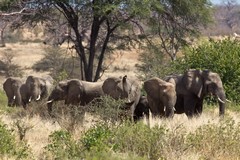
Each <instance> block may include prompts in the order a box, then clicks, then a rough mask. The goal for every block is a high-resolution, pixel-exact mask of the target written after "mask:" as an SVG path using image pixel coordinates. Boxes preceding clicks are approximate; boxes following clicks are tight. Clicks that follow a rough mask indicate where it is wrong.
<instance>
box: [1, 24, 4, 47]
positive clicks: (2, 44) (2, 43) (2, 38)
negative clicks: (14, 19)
mask: <svg viewBox="0 0 240 160" xmlns="http://www.w3.org/2000/svg"><path fill="white" fill-rule="evenodd" d="M4 28H5V27H4ZM4 28H1V29H0V47H5V42H4V37H3V31H4Z"/></svg>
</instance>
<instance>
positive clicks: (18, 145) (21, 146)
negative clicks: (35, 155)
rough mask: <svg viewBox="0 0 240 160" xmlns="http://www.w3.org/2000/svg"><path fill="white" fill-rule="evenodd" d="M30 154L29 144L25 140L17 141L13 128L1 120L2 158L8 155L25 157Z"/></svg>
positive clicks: (0, 144)
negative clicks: (9, 127)
mask: <svg viewBox="0 0 240 160" xmlns="http://www.w3.org/2000/svg"><path fill="white" fill-rule="evenodd" d="M30 154H31V152H30V150H29V146H27V145H26V143H25V142H24V141H20V142H17V141H16V140H15V136H14V134H13V132H12V130H9V129H8V128H7V126H6V125H4V124H2V123H1V122H0V158H1V157H2V158H3V157H4V156H7V157H15V158H17V159H24V158H27V157H29V156H30Z"/></svg>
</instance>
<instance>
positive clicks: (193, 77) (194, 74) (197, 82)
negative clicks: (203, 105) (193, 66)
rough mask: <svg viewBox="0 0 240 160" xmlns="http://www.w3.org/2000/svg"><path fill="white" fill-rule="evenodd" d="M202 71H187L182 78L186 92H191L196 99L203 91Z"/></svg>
mask: <svg viewBox="0 0 240 160" xmlns="http://www.w3.org/2000/svg"><path fill="white" fill-rule="evenodd" d="M201 73H202V71H200V70H189V71H187V72H186V73H185V74H184V76H183V83H184V85H185V87H186V89H187V90H189V91H191V92H192V93H194V94H195V95H197V97H198V98H200V97H201V95H202V91H203V80H202V74H201Z"/></svg>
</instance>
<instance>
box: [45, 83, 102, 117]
mask: <svg viewBox="0 0 240 160" xmlns="http://www.w3.org/2000/svg"><path fill="white" fill-rule="evenodd" d="M102 85H103V82H87V81H81V80H79V79H70V80H64V81H60V82H59V83H58V84H57V85H56V86H55V88H54V89H53V90H52V92H51V94H50V95H49V97H48V101H47V106H48V112H49V113H50V114H51V112H52V105H53V102H55V101H61V100H64V101H65V104H66V105H70V104H71V105H78V104H79V105H83V106H84V105H86V104H88V103H89V102H91V101H92V100H93V99H95V98H97V97H100V96H102V95H103V91H102Z"/></svg>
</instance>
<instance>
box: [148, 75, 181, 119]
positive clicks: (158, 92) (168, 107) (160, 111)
mask: <svg viewBox="0 0 240 160" xmlns="http://www.w3.org/2000/svg"><path fill="white" fill-rule="evenodd" d="M144 90H145V91H146V93H147V100H148V103H149V107H150V111H151V112H152V114H153V116H159V117H167V118H172V117H173V116H174V105H175V103H176V100H177V95H176V91H175V81H174V80H173V79H170V80H169V82H166V81H164V80H162V79H160V78H157V77H154V78H151V79H148V80H146V81H145V82H144Z"/></svg>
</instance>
